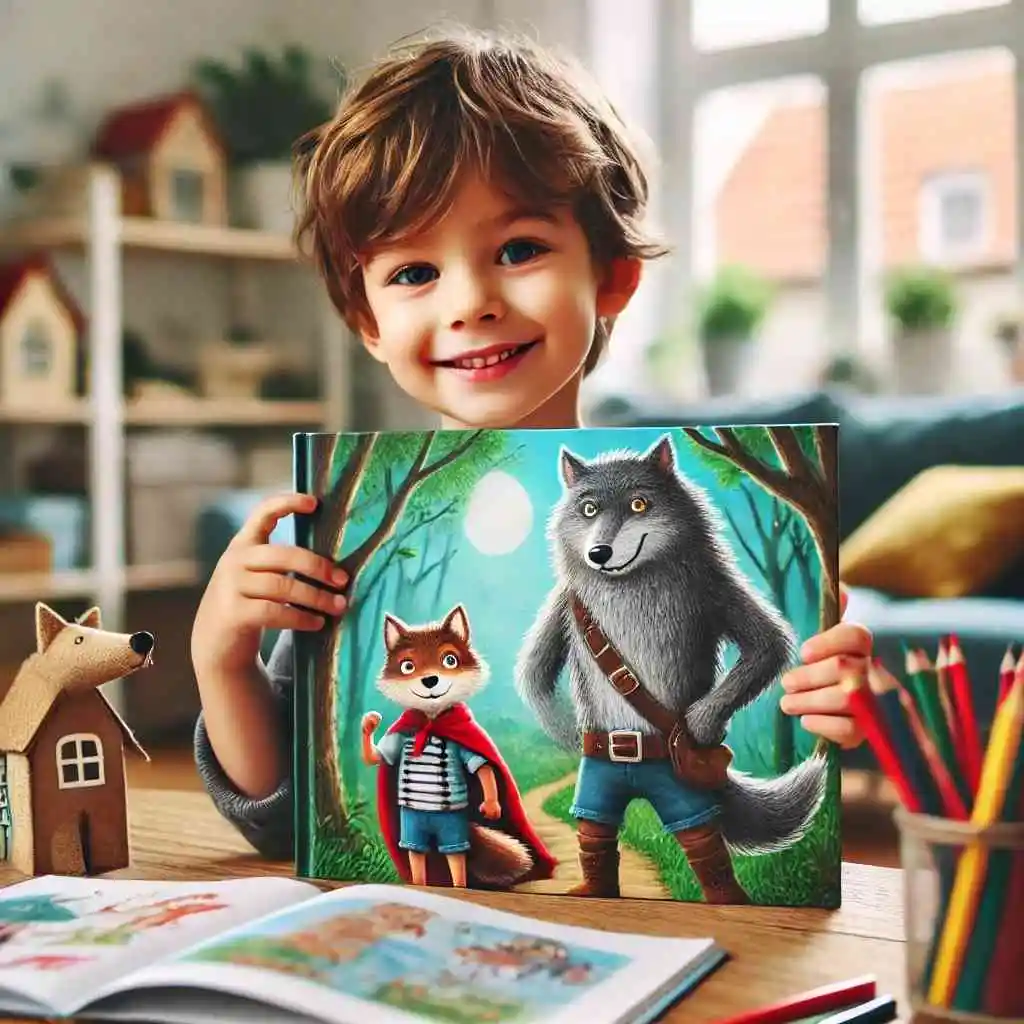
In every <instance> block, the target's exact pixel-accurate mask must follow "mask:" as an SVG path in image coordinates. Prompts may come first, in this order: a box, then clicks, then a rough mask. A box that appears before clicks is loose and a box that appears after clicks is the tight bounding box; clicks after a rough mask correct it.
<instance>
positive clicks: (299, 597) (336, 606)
mask: <svg viewBox="0 0 1024 1024" xmlns="http://www.w3.org/2000/svg"><path fill="white" fill-rule="evenodd" d="M241 592H242V596H243V597H249V598H254V599H256V600H260V601H274V602H277V603H278V604H297V605H300V606H301V607H303V608H311V609H314V610H316V611H322V612H326V613H327V614H328V615H337V614H338V613H339V612H340V611H343V610H344V608H345V598H344V597H343V596H342V595H341V594H335V593H332V592H331V591H329V590H323V589H322V588H320V587H315V586H313V584H312V583H303V582H302V580H297V579H294V578H292V577H291V576H281V575H279V574H278V573H273V572H247V573H246V574H245V575H244V576H243V577H242V586H241Z"/></svg>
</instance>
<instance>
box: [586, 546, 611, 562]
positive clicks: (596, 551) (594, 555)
mask: <svg viewBox="0 0 1024 1024" xmlns="http://www.w3.org/2000/svg"><path fill="white" fill-rule="evenodd" d="M611 557H612V546H611V544H595V545H594V546H593V547H592V548H591V549H590V550H589V551H588V552H587V558H589V559H590V561H592V562H593V563H594V565H605V564H606V563H607V562H608V560H609V559H610V558H611Z"/></svg>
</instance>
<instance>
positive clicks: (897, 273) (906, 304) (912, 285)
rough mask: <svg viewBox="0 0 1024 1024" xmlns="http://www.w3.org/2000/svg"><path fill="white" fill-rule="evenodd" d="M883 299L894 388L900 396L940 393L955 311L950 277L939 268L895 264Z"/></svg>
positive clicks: (945, 376) (950, 351)
mask: <svg viewBox="0 0 1024 1024" xmlns="http://www.w3.org/2000/svg"><path fill="white" fill-rule="evenodd" d="M884 301H885V309H886V312H887V313H888V315H889V319H890V320H891V322H892V327H893V357H894V358H893V364H894V369H895V376H896V389H897V390H898V391H899V392H901V393H903V394H908V393H914V394H933V393H937V392H941V391H943V390H944V389H945V386H946V383H947V381H948V380H949V370H950V364H951V361H952V355H953V341H952V328H953V325H954V323H955V322H956V316H957V312H958V301H957V294H956V285H955V284H954V281H953V278H952V276H951V275H950V274H949V273H947V272H946V271H945V270H943V269H942V268H940V267H932V266H907V267H899V268H897V269H896V270H894V271H892V272H891V273H890V274H889V275H888V276H887V278H886V281H885V292H884Z"/></svg>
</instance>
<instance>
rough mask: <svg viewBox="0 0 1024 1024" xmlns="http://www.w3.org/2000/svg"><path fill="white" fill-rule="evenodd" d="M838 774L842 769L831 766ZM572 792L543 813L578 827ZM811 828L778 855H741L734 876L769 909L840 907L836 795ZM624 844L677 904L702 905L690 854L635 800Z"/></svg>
mask: <svg viewBox="0 0 1024 1024" xmlns="http://www.w3.org/2000/svg"><path fill="white" fill-rule="evenodd" d="M833 770H834V771H835V772H836V773H838V768H835V766H833ZM572 796H573V788H572V787H571V786H570V787H568V788H567V789H564V790H561V791H560V792H558V793H555V794H554V795H553V796H551V797H549V798H548V799H547V800H546V801H545V803H544V810H545V811H546V812H547V813H548V814H551V815H552V816H554V817H556V818H559V819H561V820H562V821H565V822H567V823H568V824H571V825H573V827H575V821H574V820H573V818H572V815H571V814H570V813H569V807H570V806H571V804H572ZM826 799H827V801H828V802H827V803H826V804H825V805H824V806H823V807H822V809H821V810H820V811H819V813H818V815H817V817H816V818H815V819H814V821H813V822H812V823H811V827H810V828H809V829H808V830H807V834H806V835H805V836H804V837H803V839H801V840H800V842H798V843H796V844H795V845H793V846H791V847H790V848H789V849H788V850H783V851H781V852H780V853H769V854H764V855H763V856H738V857H736V859H735V863H736V877H737V878H738V879H739V882H740V885H742V886H743V887H744V889H746V891H747V892H748V893H749V894H750V897H751V899H752V900H753V902H754V903H756V904H760V905H765V906H796V907H800V906H813V907H818V906H825V907H837V906H839V886H840V878H839V862H840V851H841V841H840V831H839V819H838V811H837V808H838V806H839V799H838V796H837V794H836V793H835V792H833V793H830V794H829V796H828V797H827V798H826ZM620 841H621V842H622V843H624V844H625V845H627V846H631V847H632V848H633V849H634V850H636V851H637V852H638V853H641V854H643V855H645V856H647V857H650V858H651V860H653V861H654V863H655V864H656V865H657V867H658V870H659V872H660V874H661V880H662V882H663V884H664V885H665V887H666V888H667V889H668V891H669V892H670V893H671V895H672V898H673V899H677V900H688V901H697V902H700V901H701V899H702V896H701V890H700V885H699V883H698V882H697V879H696V877H695V876H694V874H693V871H692V869H691V868H690V864H689V862H688V861H687V859H686V854H685V853H683V851H682V848H681V847H680V846H679V843H678V842H677V841H676V839H675V837H674V836H670V835H667V834H666V833H665V831H664V830H663V829H662V827H661V822H660V821H659V820H658V816H657V815H656V814H655V813H654V809H653V808H652V807H651V805H650V804H649V803H647V802H646V801H645V800H634V801H633V803H631V804H630V805H629V810H628V811H627V812H626V820H625V822H624V824H623V827H622V831H621V833H620Z"/></svg>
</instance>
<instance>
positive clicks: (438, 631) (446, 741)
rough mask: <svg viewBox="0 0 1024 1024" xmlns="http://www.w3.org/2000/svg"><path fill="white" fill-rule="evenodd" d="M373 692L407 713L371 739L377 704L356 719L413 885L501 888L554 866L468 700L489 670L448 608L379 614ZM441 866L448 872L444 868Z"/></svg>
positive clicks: (389, 840)
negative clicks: (422, 618)
mask: <svg viewBox="0 0 1024 1024" xmlns="http://www.w3.org/2000/svg"><path fill="white" fill-rule="evenodd" d="M384 647H385V652H386V658H385V662H384V667H383V669H382V671H381V673H380V677H379V679H378V681H377V687H378V689H379V690H380V692H381V693H382V694H383V695H384V696H385V697H387V698H389V699H390V700H392V701H393V702H394V703H396V704H398V705H399V706H400V707H402V708H404V709H405V710H404V711H403V713H402V714H401V716H400V717H399V718H398V719H397V720H396V721H395V722H394V723H393V724H392V725H391V727H390V728H389V729H388V730H387V732H386V733H385V735H384V736H383V737H382V738H381V740H380V742H379V743H375V742H374V739H373V734H374V731H375V730H376V728H377V726H378V725H379V724H380V722H381V716H380V714H378V713H377V712H376V711H369V712H367V713H366V714H365V715H364V716H363V719H362V757H363V760H364V762H365V763H367V764H375V765H377V766H378V768H379V773H378V787H377V796H378V800H377V807H378V816H379V819H380V826H381V834H382V836H383V838H384V842H385V844H386V845H387V847H388V851H389V852H390V854H391V857H392V860H393V861H394V864H395V867H396V868H397V870H398V872H399V874H400V875H401V876H402V877H403V879H404V880H405V881H409V880H410V879H411V880H412V882H413V884H415V885H440V884H444V883H445V881H447V880H448V879H450V882H451V884H452V886H454V887H457V888H465V887H466V886H467V885H470V884H471V885H473V886H474V887H475V888H508V887H510V886H512V885H514V884H516V883H517V882H523V881H526V880H528V879H534V878H550V877H551V875H552V873H553V871H554V866H555V861H554V858H553V857H552V856H551V854H550V853H549V852H548V850H547V849H546V847H545V846H544V844H543V842H542V841H541V839H540V837H539V836H538V835H537V834H536V833H535V832H534V830H533V827H532V825H531V824H530V822H529V820H528V819H527V816H526V812H525V810H524V808H523V803H522V798H521V796H520V793H519V789H518V787H517V785H516V782H515V779H514V778H513V777H512V773H511V772H510V771H509V768H508V765H507V764H506V763H505V761H504V759H503V758H502V756H501V753H500V752H499V750H498V748H497V747H496V746H495V744H494V742H493V740H492V739H491V738H490V736H489V735H488V734H487V732H486V731H485V730H484V729H483V728H482V727H481V726H480V725H478V724H477V722H476V720H475V719H474V717H473V715H472V713H471V712H470V710H469V708H468V706H467V705H466V703H465V702H466V701H467V700H469V699H470V698H471V697H472V696H473V695H474V694H475V693H477V692H478V691H479V690H480V688H481V687H482V686H483V685H484V684H485V683H486V681H487V678H488V675H489V668H488V666H487V663H486V662H485V661H484V659H483V658H482V657H481V655H480V654H479V653H478V652H477V651H476V650H475V649H474V648H473V646H472V644H471V643H470V632H469V617H468V616H467V614H466V610H465V608H464V607H463V606H462V605H461V604H459V605H456V606H455V607H454V608H453V609H452V610H451V611H450V612H449V613H448V614H447V615H446V616H445V618H444V619H443V621H441V622H431V623H428V624H426V625H420V626H410V625H407V624H406V623H404V622H402V620H401V619H399V618H397V617H395V616H394V615H385V616H384ZM445 868H447V870H445Z"/></svg>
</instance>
